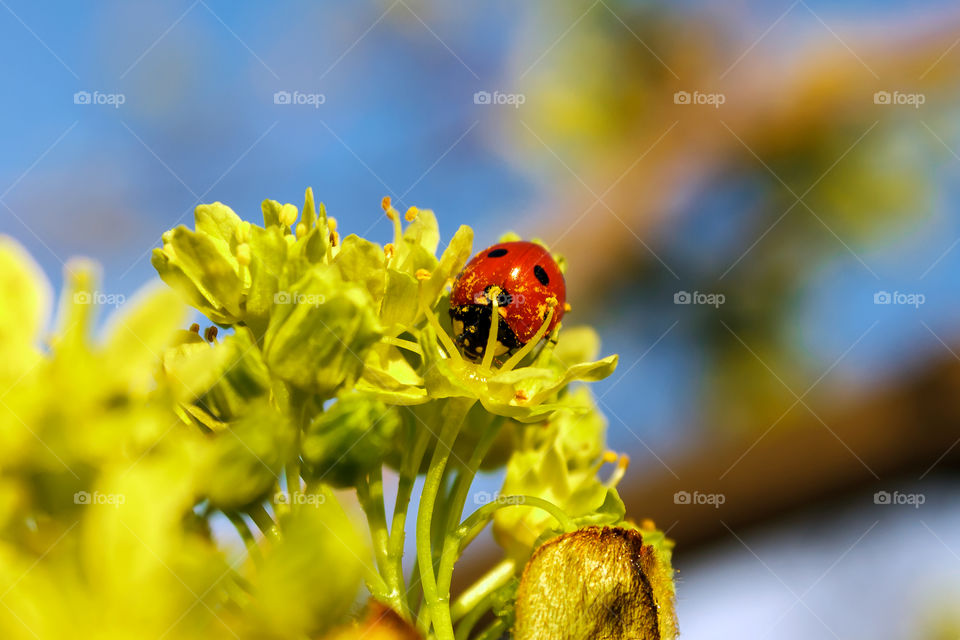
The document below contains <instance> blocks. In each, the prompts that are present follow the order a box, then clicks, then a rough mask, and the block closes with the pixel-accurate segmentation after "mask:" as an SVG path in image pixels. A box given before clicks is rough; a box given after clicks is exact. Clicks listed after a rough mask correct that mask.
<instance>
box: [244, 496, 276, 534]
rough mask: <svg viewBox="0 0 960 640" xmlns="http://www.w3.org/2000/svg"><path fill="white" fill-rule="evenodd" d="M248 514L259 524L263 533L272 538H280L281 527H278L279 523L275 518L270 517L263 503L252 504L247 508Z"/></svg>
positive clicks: (258, 526)
mask: <svg viewBox="0 0 960 640" xmlns="http://www.w3.org/2000/svg"><path fill="white" fill-rule="evenodd" d="M247 514H248V515H249V516H250V518H252V519H253V522H254V524H256V525H257V528H258V529H260V531H261V533H263V535H265V536H267V537H268V538H270V539H271V540H279V539H280V529H279V528H278V527H277V523H276V522H274V521H273V518H271V517H270V514H269V513H267V510H266V509H265V508H264V507H263V505H262V504H261V503H259V502H258V503H256V504H254V505H252V506H251V507H250V508H249V509H248V510H247Z"/></svg>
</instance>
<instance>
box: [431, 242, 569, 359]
mask: <svg viewBox="0 0 960 640" xmlns="http://www.w3.org/2000/svg"><path fill="white" fill-rule="evenodd" d="M566 294H567V290H566V285H565V283H564V281H563V274H562V273H560V268H559V267H558V266H557V263H556V261H555V260H554V259H553V256H551V255H550V253H549V252H548V251H547V250H546V249H544V248H543V247H542V246H540V245H538V244H535V243H533V242H501V243H500V244H495V245H493V246H492V247H488V248H486V249H484V250H483V251H481V252H480V253H478V254H477V255H475V256H474V257H473V258H471V260H470V262H468V263H467V264H466V266H465V267H464V268H463V271H461V272H460V275H458V276H457V279H456V281H455V282H454V284H453V291H452V292H451V294H450V318H451V320H452V321H453V334H454V341H455V342H456V344H457V347H458V348H459V349H460V352H461V353H462V354H463V355H464V357H467V358H469V359H471V360H480V359H482V358H483V356H484V352H485V351H486V345H487V336H488V334H489V333H490V322H491V312H492V309H493V304H492V298H494V297H495V298H496V301H497V305H498V308H497V312H498V314H499V315H500V319H499V321H498V323H497V343H496V352H495V353H494V355H497V356H499V355H502V354H504V353H507V352H508V351H511V350H513V349H517V348H520V347H522V346H523V345H525V344H527V342H529V341H530V340H531V339H533V338H534V336H536V334H537V332H538V330H539V329H540V328H541V326H542V325H543V323H544V322H545V321H546V319H547V315H548V314H549V311H550V309H551V307H552V308H553V318H552V319H551V321H550V326H549V327H547V333H549V332H550V331H553V329H554V328H555V327H556V326H557V325H558V324H559V323H560V319H561V318H562V317H563V311H564V305H565V303H566Z"/></svg>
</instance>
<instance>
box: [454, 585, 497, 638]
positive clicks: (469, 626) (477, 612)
mask: <svg viewBox="0 0 960 640" xmlns="http://www.w3.org/2000/svg"><path fill="white" fill-rule="evenodd" d="M492 605H493V594H492V593H488V594H486V596H484V597H483V599H481V600H480V602H478V603H477V606H475V607H474V608H473V609H471V610H470V611H469V612H468V613H467V615H466V616H464V617H463V619H462V620H461V621H460V622H459V624H457V632H456V640H467V639H468V638H469V637H470V632H471V631H473V628H474V627H475V626H476V624H477V622H479V621H480V618H482V617H483V614H485V613H486V612H487V611H488V610H489V609H490V607H491V606H492Z"/></svg>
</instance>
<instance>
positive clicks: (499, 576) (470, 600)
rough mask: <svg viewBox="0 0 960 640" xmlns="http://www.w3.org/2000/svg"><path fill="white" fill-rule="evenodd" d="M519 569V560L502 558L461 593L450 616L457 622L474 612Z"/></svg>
mask: <svg viewBox="0 0 960 640" xmlns="http://www.w3.org/2000/svg"><path fill="white" fill-rule="evenodd" d="M516 571H517V562H516V560H513V559H512V558H505V559H503V560H501V561H500V562H499V563H498V564H497V565H496V566H495V567H493V568H492V569H490V571H488V572H487V573H485V574H484V575H483V577H482V578H480V579H479V580H477V581H476V582H474V583H473V584H472V585H470V587H469V588H468V589H467V590H466V591H464V592H463V593H461V594H460V596H459V597H458V598H457V600H456V602H454V603H453V606H452V607H450V617H451V618H453V621H454V622H456V621H457V620H459V619H460V618H462V617H464V616H465V615H467V614H468V613H470V612H472V611H473V610H474V609H475V608H476V607H477V606H478V605H479V604H480V603H481V602H482V601H483V600H485V599H486V597H487V596H489V595H490V594H491V593H493V592H494V591H496V590H497V589H499V588H500V587H502V586H503V585H505V584H507V583H508V582H509V581H510V579H511V578H512V577H513V575H514V573H516Z"/></svg>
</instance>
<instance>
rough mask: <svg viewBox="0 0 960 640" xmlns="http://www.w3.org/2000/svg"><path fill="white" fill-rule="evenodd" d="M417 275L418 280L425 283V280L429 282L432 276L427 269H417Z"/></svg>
mask: <svg viewBox="0 0 960 640" xmlns="http://www.w3.org/2000/svg"><path fill="white" fill-rule="evenodd" d="M415 275H416V278H417V280H420V281H421V282H423V281H424V280H429V279H430V275H431V274H430V272H429V271H427V270H426V269H417V273H416V274H415Z"/></svg>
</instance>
